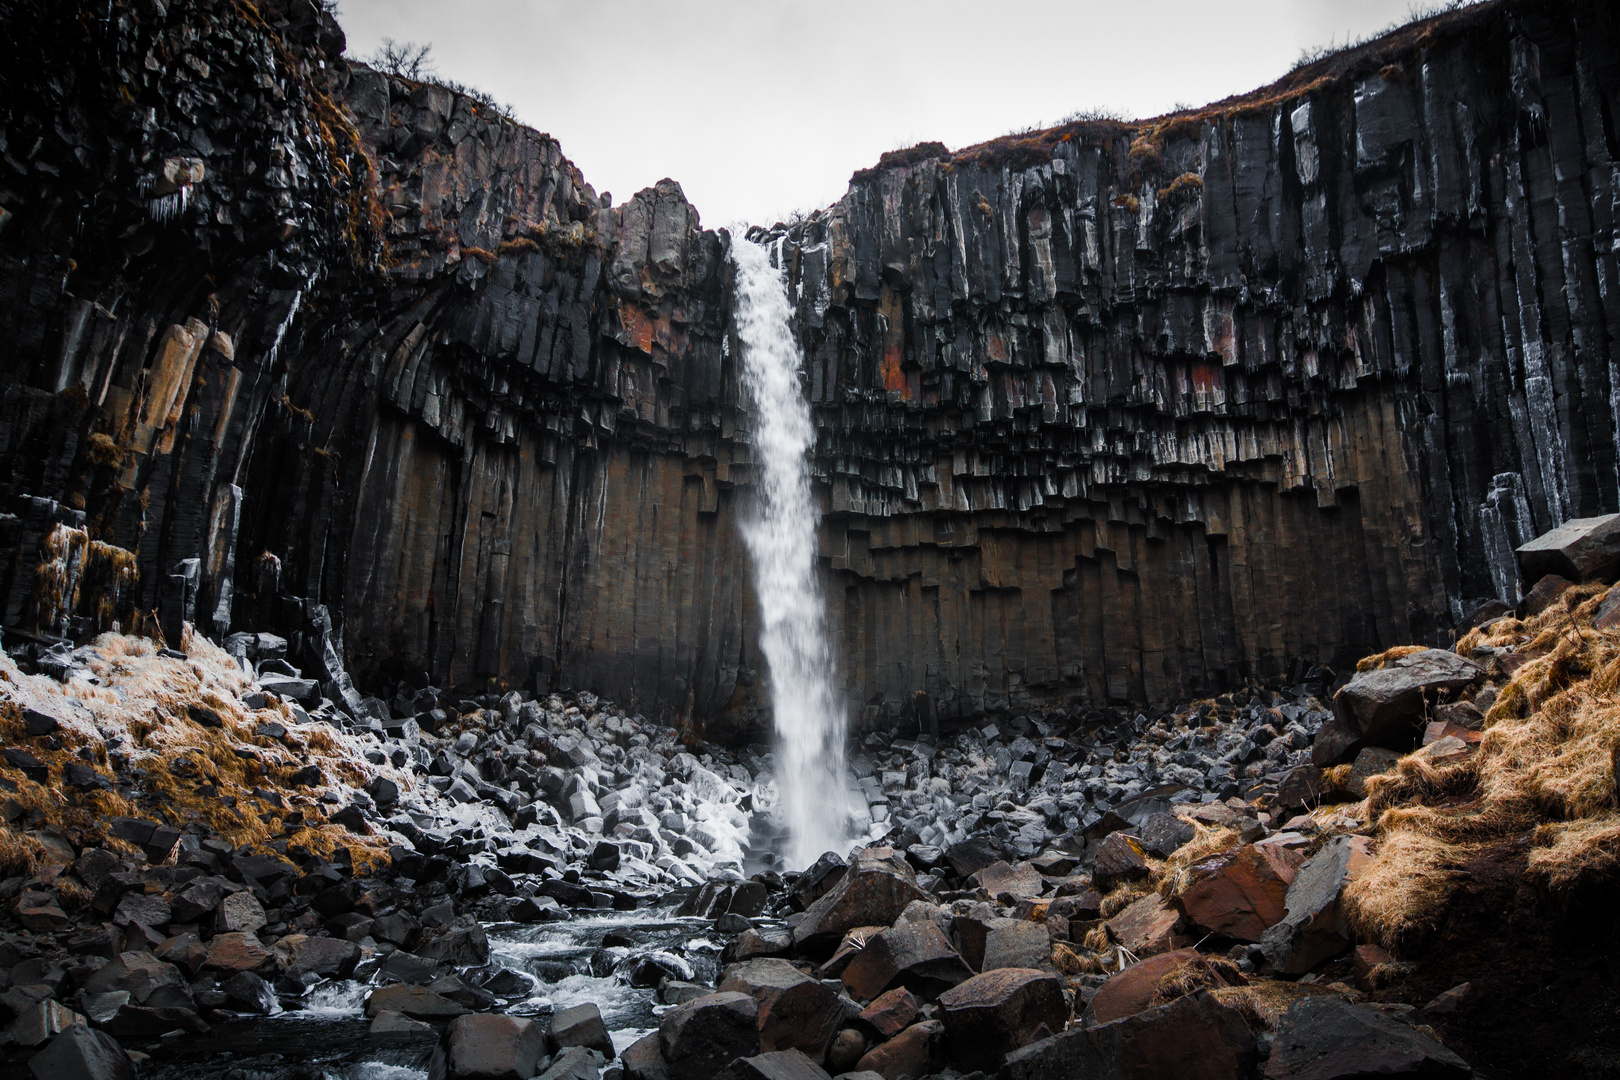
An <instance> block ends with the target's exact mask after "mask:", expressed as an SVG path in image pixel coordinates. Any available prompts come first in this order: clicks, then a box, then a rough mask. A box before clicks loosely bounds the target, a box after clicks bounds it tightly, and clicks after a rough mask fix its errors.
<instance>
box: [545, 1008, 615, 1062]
mask: <svg viewBox="0 0 1620 1080" xmlns="http://www.w3.org/2000/svg"><path fill="white" fill-rule="evenodd" d="M551 1045H552V1047H553V1049H556V1050H559V1051H560V1050H565V1049H567V1048H568V1047H570V1046H583V1047H586V1048H587V1049H590V1050H595V1051H596V1052H597V1053H599V1054H601V1055H602V1056H603V1057H604V1058H607V1059H609V1060H611V1059H613V1058H615V1057H617V1056H618V1051H617V1050H615V1049H613V1038H612V1036H610V1035H609V1034H608V1029H607V1025H606V1024H604V1023H603V1022H602V1013H601V1010H600V1009H598V1008H597V1007H596V1006H595V1005H594V1004H592V1003H590V1002H586V1003H585V1004H583V1005H575V1006H573V1007H572V1008H568V1009H558V1010H557V1011H556V1012H554V1013H552V1015H551Z"/></svg>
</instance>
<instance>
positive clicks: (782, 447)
mask: <svg viewBox="0 0 1620 1080" xmlns="http://www.w3.org/2000/svg"><path fill="white" fill-rule="evenodd" d="M731 261H732V263H733V264H734V265H735V266H736V268H737V304H736V314H735V319H736V328H737V338H738V340H739V341H740V342H741V343H742V360H743V378H744V381H745V384H746V385H747V387H748V392H749V394H750V396H751V397H752V398H753V401H754V407H755V409H756V410H757V417H756V421H755V432H754V452H755V455H756V457H757V459H758V465H759V468H760V474H759V491H760V504H759V510H758V513H757V516H756V518H755V520H754V521H752V522H750V523H749V524H747V525H746V526H745V527H744V529H743V539H744V541H745V542H746V543H747V544H748V551H749V554H750V555H752V556H753V560H754V588H755V591H756V592H757V593H758V594H759V607H760V621H761V629H760V638H759V644H760V649H761V650H762V651H763V652H764V653H765V661H766V663H767V664H769V665H770V670H771V712H772V713H773V715H774V716H775V721H776V742H777V760H778V782H779V783H780V785H781V810H782V816H783V817H784V818H785V819H786V821H787V825H788V828H789V835H788V847H787V851H786V852H784V853H783V854H784V857H785V858H786V860H787V863H788V866H789V867H790V868H794V869H799V868H803V867H805V866H808V865H809V864H810V863H811V862H813V861H814V860H815V859H816V858H817V857H818V856H819V855H821V853H822V852H824V851H838V852H840V853H842V852H843V850H844V848H845V847H846V846H847V845H848V843H849V840H850V828H849V825H850V807H849V805H848V799H849V796H848V787H847V781H846V779H845V770H844V737H845V729H846V726H847V719H846V717H845V715H844V711H843V709H841V708H840V707H839V705H838V702H837V700H836V698H835V696H834V694H833V690H832V657H831V655H830V652H829V650H828V648H827V624H826V610H825V607H824V604H823V601H822V597H821V589H820V587H819V586H818V584H817V582H816V524H817V521H818V519H819V517H820V515H819V513H818V511H817V509H816V504H815V500H814V499H813V498H812V497H811V494H810V478H809V475H808V465H807V462H806V460H805V458H806V455H807V454H808V452H809V450H810V445H811V442H812V441H813V439H814V437H815V428H814V427H813V426H812V425H811V423H810V408H809V406H808V405H807V404H806V403H805V400H804V394H803V393H802V392H801V390H800V388H799V367H800V363H801V357H800V352H799V344H798V340H797V339H796V338H795V337H794V336H793V322H792V319H793V308H792V306H791V305H790V304H789V303H788V297H787V285H786V282H785V281H784V280H783V277H782V272H781V271H780V270H779V269H777V268H776V267H774V266H772V265H771V255H770V252H769V251H768V250H767V249H765V248H762V247H760V246H759V245H757V244H751V243H749V242H747V241H746V240H743V239H742V238H741V237H740V236H738V237H736V238H734V239H733V240H732V243H731Z"/></svg>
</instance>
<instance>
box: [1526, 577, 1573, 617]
mask: <svg viewBox="0 0 1620 1080" xmlns="http://www.w3.org/2000/svg"><path fill="white" fill-rule="evenodd" d="M1574 587H1575V582H1573V581H1570V580H1569V579H1568V578H1564V577H1560V576H1558V575H1557V574H1547V575H1546V576H1544V577H1542V578H1541V579H1540V580H1539V581H1537V582H1536V583H1535V584H1534V585H1532V586H1531V587H1530V591H1529V592H1527V593H1525V594H1524V599H1523V600H1520V601H1519V613H1520V615H1521V617H1523V618H1526V619H1533V618H1535V617H1536V616H1537V615H1540V614H1541V613H1542V612H1543V611H1546V610H1547V609H1548V608H1550V607H1552V606H1553V605H1554V604H1556V603H1558V602H1559V601H1560V600H1561V599H1562V598H1563V595H1564V594H1565V593H1566V592H1568V591H1569V590H1571V589H1573V588H1574Z"/></svg>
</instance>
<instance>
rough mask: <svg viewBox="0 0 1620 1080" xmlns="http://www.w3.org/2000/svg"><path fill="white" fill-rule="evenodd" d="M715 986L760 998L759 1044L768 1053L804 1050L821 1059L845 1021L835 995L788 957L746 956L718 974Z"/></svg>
mask: <svg viewBox="0 0 1620 1080" xmlns="http://www.w3.org/2000/svg"><path fill="white" fill-rule="evenodd" d="M719 989H720V990H722V991H728V992H733V991H734V992H737V993H743V994H747V995H749V996H750V997H752V998H753V999H754V1001H755V1002H757V1003H758V1006H759V1012H758V1019H757V1023H758V1026H759V1046H760V1049H761V1050H762V1051H764V1052H766V1053H770V1052H773V1051H777V1050H803V1051H804V1052H805V1053H807V1054H809V1055H810V1056H811V1057H812V1058H814V1059H815V1060H817V1061H820V1060H821V1059H822V1058H823V1057H825V1056H826V1054H827V1046H828V1044H829V1043H831V1042H832V1039H833V1036H834V1035H836V1034H837V1033H838V1029H839V1027H840V1026H841V1024H842V1023H843V1019H844V1013H843V1009H842V1008H841V1007H840V1006H839V1004H838V995H837V994H836V993H835V992H834V991H833V990H832V989H831V988H830V987H828V986H826V985H825V984H823V983H822V982H820V981H819V980H817V979H812V978H811V977H810V976H808V975H806V974H805V973H804V972H802V971H800V970H799V969H798V968H796V967H794V966H793V965H792V964H790V963H788V962H787V961H786V960H775V959H762V960H750V961H748V962H747V963H743V964H734V965H732V966H731V967H729V968H727V969H726V970H725V972H724V973H723V974H722V975H721V978H720V983H719Z"/></svg>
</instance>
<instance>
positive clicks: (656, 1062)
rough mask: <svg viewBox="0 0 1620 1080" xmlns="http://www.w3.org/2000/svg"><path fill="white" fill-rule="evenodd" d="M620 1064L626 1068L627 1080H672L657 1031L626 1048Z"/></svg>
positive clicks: (620, 1058) (620, 1056)
mask: <svg viewBox="0 0 1620 1080" xmlns="http://www.w3.org/2000/svg"><path fill="white" fill-rule="evenodd" d="M619 1064H620V1065H622V1066H623V1067H624V1075H625V1077H626V1080H670V1074H669V1064H668V1063H667V1062H666V1061H664V1050H663V1047H662V1046H661V1045H660V1043H659V1039H658V1032H656V1031H655V1032H653V1033H652V1034H651V1035H643V1036H642V1037H641V1038H639V1039H637V1040H636V1041H635V1042H633V1043H631V1044H630V1045H629V1046H627V1047H625V1048H624V1053H622V1054H620V1055H619Z"/></svg>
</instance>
